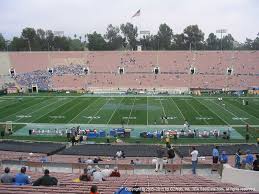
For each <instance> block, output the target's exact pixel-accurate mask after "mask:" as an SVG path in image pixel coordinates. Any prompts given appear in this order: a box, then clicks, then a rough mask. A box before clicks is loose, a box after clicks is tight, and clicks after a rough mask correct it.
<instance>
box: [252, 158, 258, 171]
mask: <svg viewBox="0 0 259 194" xmlns="http://www.w3.org/2000/svg"><path fill="white" fill-rule="evenodd" d="M253 170H254V171H259V155H258V154H257V155H256V160H255V161H254V162H253Z"/></svg>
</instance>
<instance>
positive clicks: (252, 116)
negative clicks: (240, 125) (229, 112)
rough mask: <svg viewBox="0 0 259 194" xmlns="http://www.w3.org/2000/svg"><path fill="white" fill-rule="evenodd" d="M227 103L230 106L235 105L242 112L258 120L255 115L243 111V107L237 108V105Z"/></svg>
mask: <svg viewBox="0 0 259 194" xmlns="http://www.w3.org/2000/svg"><path fill="white" fill-rule="evenodd" d="M228 104H229V105H230V106H232V107H235V108H237V109H239V110H241V111H242V112H244V113H245V114H247V115H250V117H253V118H255V119H256V120H257V121H258V120H259V118H257V117H256V116H254V115H251V114H249V113H248V112H246V111H244V110H243V109H241V108H239V107H238V106H235V105H233V104H231V103H228Z"/></svg>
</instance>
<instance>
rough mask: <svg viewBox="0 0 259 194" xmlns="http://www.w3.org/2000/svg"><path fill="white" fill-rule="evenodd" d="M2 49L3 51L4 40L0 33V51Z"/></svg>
mask: <svg viewBox="0 0 259 194" xmlns="http://www.w3.org/2000/svg"><path fill="white" fill-rule="evenodd" d="M4 49H5V39H4V37H3V35H2V34H1V33H0V50H4Z"/></svg>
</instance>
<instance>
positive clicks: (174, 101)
mask: <svg viewBox="0 0 259 194" xmlns="http://www.w3.org/2000/svg"><path fill="white" fill-rule="evenodd" d="M170 100H171V101H172V102H173V103H174V105H175V106H176V108H177V109H178V111H179V112H180V114H181V116H182V117H183V120H186V119H185V117H184V115H183V113H182V111H181V109H180V108H179V107H178V105H177V104H176V103H175V101H174V99H173V98H170Z"/></svg>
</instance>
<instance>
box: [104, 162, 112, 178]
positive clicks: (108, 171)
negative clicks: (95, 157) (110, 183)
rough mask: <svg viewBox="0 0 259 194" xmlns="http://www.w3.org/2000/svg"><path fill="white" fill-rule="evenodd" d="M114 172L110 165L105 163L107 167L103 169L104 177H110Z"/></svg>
mask: <svg viewBox="0 0 259 194" xmlns="http://www.w3.org/2000/svg"><path fill="white" fill-rule="evenodd" d="M111 173H112V170H111V169H110V167H109V165H105V168H104V169H103V170H102V174H103V176H104V177H109V176H110V175H111Z"/></svg>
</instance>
